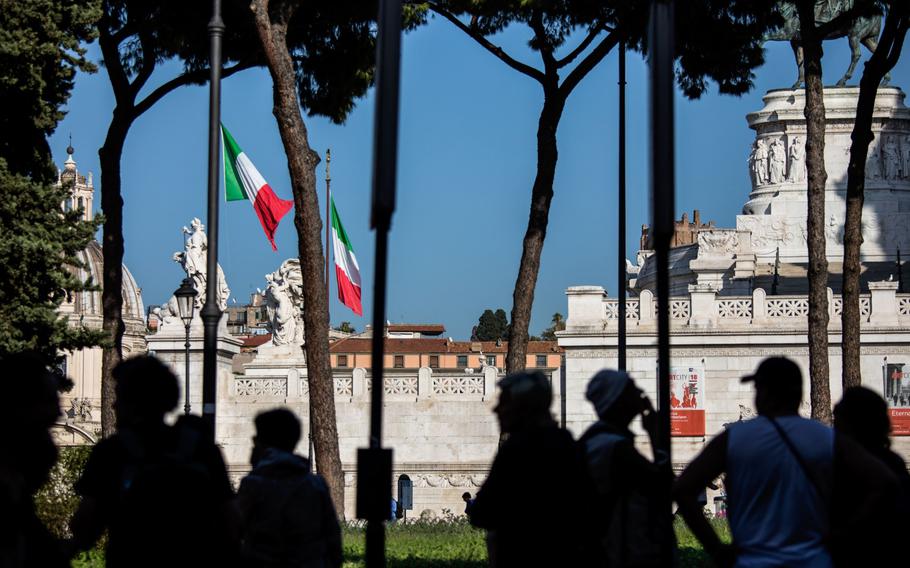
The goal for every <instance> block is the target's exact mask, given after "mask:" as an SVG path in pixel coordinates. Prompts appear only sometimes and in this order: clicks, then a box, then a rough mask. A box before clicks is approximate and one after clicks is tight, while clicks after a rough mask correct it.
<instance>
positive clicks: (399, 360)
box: [393, 355, 404, 369]
mask: <svg viewBox="0 0 910 568" xmlns="http://www.w3.org/2000/svg"><path fill="white" fill-rule="evenodd" d="M394 361H395V363H394V365H393V367H395V368H396V369H404V355H395V359H394Z"/></svg>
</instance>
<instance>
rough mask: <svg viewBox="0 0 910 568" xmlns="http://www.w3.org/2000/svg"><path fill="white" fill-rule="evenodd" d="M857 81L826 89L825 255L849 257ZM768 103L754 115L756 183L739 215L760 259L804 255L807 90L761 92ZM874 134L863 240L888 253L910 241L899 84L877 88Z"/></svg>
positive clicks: (909, 184) (908, 155) (908, 119)
mask: <svg viewBox="0 0 910 568" xmlns="http://www.w3.org/2000/svg"><path fill="white" fill-rule="evenodd" d="M858 96H859V88H858V87H843V88H826V89H825V113H826V114H825V116H826V132H825V167H826V170H827V173H828V180H827V184H826V186H825V189H826V196H825V215H826V217H827V222H826V227H825V234H826V236H827V242H828V248H827V256H828V259H829V260H833V261H837V260H840V259H841V258H842V257H843V232H844V215H845V210H846V202H845V194H846V188H847V165H848V164H849V161H850V144H851V139H850V135H851V133H852V132H853V124H854V117H855V115H856V102H857V97H858ZM763 100H764V108H762V109H761V110H760V111H758V112H754V113H751V114H749V115H748V117H747V120H748V122H749V127H750V128H752V129H753V130H755V134H756V140H755V143H754V146H753V150H752V153H751V155H750V159H749V166H750V167H749V170H750V172H749V173H750V176H751V177H752V191H751V193H750V194H749V201H748V202H747V203H746V204H745V206H744V207H743V214H742V215H738V216H737V218H736V227H737V229H739V230H743V231H750V232H751V235H752V236H751V245H752V249H753V250H754V252H755V254H756V256H757V257H758V258H759V259H760V260H761V261H765V262H767V261H773V259H774V255H775V252H776V250H777V248H778V247H779V248H780V258H781V260H782V261H784V262H806V261H807V260H808V255H807V252H806V170H805V142H806V119H805V117H804V116H803V109H804V107H805V94H804V91H803V90H789V89H778V90H772V91H769V92H768V93H767V94H766V95H765V96H764V98H763ZM872 132H873V134H874V135H875V140H874V141H873V142H872V144H871V145H870V146H869V160H868V162H867V164H866V182H865V187H866V190H865V196H866V199H865V206H864V209H863V239H864V242H863V247H862V256H863V260H865V261H876V260H888V259H892V258H894V257H895V255H896V251H897V249H898V248H903V249H904V250H907V248H908V247H910V234H908V232H907V231H906V230H905V229H904V228H905V227H906V226H907V223H908V221H910V109H908V108H907V107H906V106H905V105H904V93H903V91H901V90H900V89H899V88H896V87H883V88H880V89H879V90H878V96H877V98H876V102H875V111H874V114H873V121H872Z"/></svg>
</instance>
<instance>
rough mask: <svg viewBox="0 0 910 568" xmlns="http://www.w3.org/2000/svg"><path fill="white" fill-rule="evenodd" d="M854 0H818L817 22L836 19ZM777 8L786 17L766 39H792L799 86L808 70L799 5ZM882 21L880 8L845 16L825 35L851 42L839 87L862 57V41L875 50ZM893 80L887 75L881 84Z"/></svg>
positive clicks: (781, 4)
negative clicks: (847, 64) (848, 59)
mask: <svg viewBox="0 0 910 568" xmlns="http://www.w3.org/2000/svg"><path fill="white" fill-rule="evenodd" d="M853 3H854V0H841V1H838V0H817V1H816V2H815V21H816V23H825V22H829V21H831V20H833V19H834V18H835V17H837V16H838V15H839V14H842V13H844V12H846V11H847V10H850V9H852V8H853ZM776 9H777V11H778V13H779V14H780V15H781V16H782V17H783V19H784V24H783V25H782V26H781V27H780V28H778V29H777V30H776V31H774V32H771V33H769V34H766V35H765V41H789V42H790V47H792V48H793V55H794V56H795V57H796V66H797V67H798V68H799V78H798V79H797V80H796V83H794V84H793V87H792V88H794V89H797V88H799V87H801V86H802V85H803V83H804V82H805V70H804V68H803V48H802V46H801V45H800V36H799V14H798V13H797V11H796V7H795V6H794V5H793V4H792V3H791V2H778V3H777V8H776ZM881 25H882V14H881V13H880V12H879V13H877V14H874V15H869V16H860V17H857V18H854V19H852V20H846V21H845V22H844V24H843V25H841V26H840V27H838V28H835V29H834V30H832V31H831V33H829V34H828V35H827V36H825V38H824V39H838V38H842V37H846V38H847V40H848V41H849V42H850V51H851V53H852V56H851V58H850V67H848V68H847V72H846V73H844V76H843V77H841V78H840V81H838V82H837V86H838V87H843V86H844V85H846V84H847V81H849V80H850V78H851V77H852V76H853V71H854V70H855V69H856V64H857V63H858V62H859V58H860V48H859V46H860V44H863V45H865V46H866V49H868V50H869V52H870V53H874V52H875V48H876V47H878V35H879V31H880V30H881ZM890 80H891V75H890V74H887V75H885V77H884V79H882V85H887V84H888V81H890Z"/></svg>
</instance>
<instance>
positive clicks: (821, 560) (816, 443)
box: [725, 416, 834, 568]
mask: <svg viewBox="0 0 910 568" xmlns="http://www.w3.org/2000/svg"><path fill="white" fill-rule="evenodd" d="M775 420H776V421H777V423H778V424H780V426H781V427H782V428H783V430H784V432H786V434H787V437H788V438H789V439H790V441H791V442H792V443H793V445H794V446H795V448H796V450H797V451H798V452H799V454H800V456H801V457H802V460H803V462H804V463H805V464H806V465H807V466H808V467H809V468H811V469H812V471H813V472H815V479H816V480H819V481H822V483H823V484H824V485H825V486H826V487H831V479H832V475H833V458H834V431H833V430H831V429H830V428H828V427H827V426H825V425H823V424H821V423H819V422H815V421H814V420H807V419H805V418H801V417H799V416H782V417H778V418H776V419H775ZM726 471H727V477H726V481H725V485H726V491H727V501H728V511H727V513H728V517H729V521H730V530H731V532H732V533H733V542H734V544H735V545H736V546H737V549H738V551H739V555H738V557H737V562H736V566H737V567H740V568H759V567H761V568H765V567H772V566H773V567H780V566H800V567H805V568H829V567H831V566H832V562H831V557H830V555H829V554H828V552H827V550H826V549H825V547H824V543H823V539H824V537H825V535H827V533H828V507H827V504H826V503H825V501H827V500H828V498H829V496H828V495H825V496H824V498H821V497H819V494H818V491H817V490H816V489H815V487H814V485H813V484H812V482H811V481H810V480H809V478H808V477H807V476H806V473H805V471H804V470H803V468H802V467H801V466H800V464H799V462H798V461H797V459H796V458H795V457H794V456H793V454H792V452H791V451H790V450H789V449H788V447H787V445H786V443H785V442H784V440H783V439H782V438H781V436H780V433H778V431H777V429H775V428H774V425H773V424H772V423H771V421H770V420H769V419H768V418H766V417H763V416H759V417H758V418H754V419H752V420H748V421H745V422H737V423H735V424H732V425H731V426H730V427H729V429H728V438H727V468H726ZM822 490H823V491H825V488H822Z"/></svg>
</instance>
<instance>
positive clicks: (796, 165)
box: [787, 136, 806, 182]
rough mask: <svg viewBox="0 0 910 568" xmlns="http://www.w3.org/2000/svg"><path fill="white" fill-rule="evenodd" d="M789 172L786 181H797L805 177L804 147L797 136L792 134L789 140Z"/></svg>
mask: <svg viewBox="0 0 910 568" xmlns="http://www.w3.org/2000/svg"><path fill="white" fill-rule="evenodd" d="M788 154H789V156H790V168H789V169H790V172H789V174H788V175H787V181H792V182H799V181H804V180H805V179H806V147H805V146H803V141H802V140H801V139H800V137H799V136H794V137H793V140H792V141H791V142H790V150H789V152H788Z"/></svg>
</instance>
